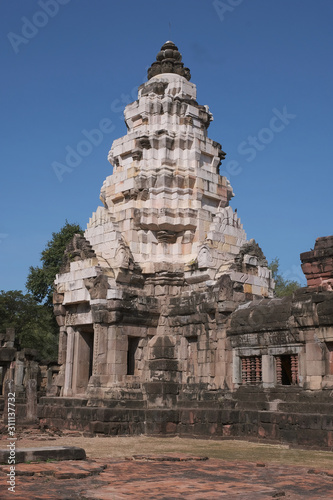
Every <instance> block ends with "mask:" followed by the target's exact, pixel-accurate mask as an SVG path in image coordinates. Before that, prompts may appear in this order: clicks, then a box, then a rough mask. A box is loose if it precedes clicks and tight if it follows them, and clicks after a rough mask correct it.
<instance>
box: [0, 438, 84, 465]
mask: <svg viewBox="0 0 333 500" xmlns="http://www.w3.org/2000/svg"><path fill="white" fill-rule="evenodd" d="M8 443H9V441H8ZM9 453H10V452H9V451H8V448H7V449H0V463H7V461H8V458H9ZM85 459H86V452H85V451H84V450H83V449H82V448H77V447H75V446H49V447H43V448H40V447H36V448H16V450H15V462H16V463H17V464H18V463H24V462H44V461H47V460H85Z"/></svg>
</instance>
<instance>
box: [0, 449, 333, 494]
mask: <svg viewBox="0 0 333 500" xmlns="http://www.w3.org/2000/svg"><path fill="white" fill-rule="evenodd" d="M7 472H8V467H6V466H3V465H2V466H0V498H1V499H2V500H9V499H15V500H17V499H20V500H29V499H33V500H65V499H77V500H78V499H81V500H118V499H119V500H121V499H134V500H141V499H142V500H150V499H154V500H155V499H159V500H175V499H182V498H188V499H191V500H213V499H214V500H216V499H219V498H221V499H228V500H229V499H246V500H257V499H259V500H261V499H270V498H282V499H288V500H289V499H295V500H301V499H302V500H304V499H309V500H310V499H311V500H316V499H325V500H329V499H333V471H320V470H314V469H309V468H308V467H295V466H281V465H269V464H264V463H257V464H256V463H249V462H235V461H234V462H232V461H231V462H229V461H225V460H219V459H207V460H199V459H198V458H196V457H191V456H189V455H187V456H185V455H168V457H165V456H164V457H163V456H161V455H156V456H141V457H136V459H135V460H133V459H127V460H126V459H105V458H104V459H101V460H87V461H64V462H52V463H39V464H32V463H31V464H18V465H16V472H17V477H16V493H12V492H8V491H7V484H6V480H7V477H6V474H7Z"/></svg>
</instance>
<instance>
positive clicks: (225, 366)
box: [54, 41, 274, 407]
mask: <svg viewBox="0 0 333 500" xmlns="http://www.w3.org/2000/svg"><path fill="white" fill-rule="evenodd" d="M190 78H191V75H190V71H189V69H188V68H185V67H184V64H183V63H182V56H181V54H180V52H179V51H178V48H177V47H176V46H175V44H174V43H173V42H170V41H168V42H166V43H165V44H164V45H163V46H162V48H161V50H160V52H158V54H157V57H156V61H155V62H154V63H153V64H152V65H151V67H150V68H149V70H148V81H147V82H146V83H144V84H143V85H141V86H140V87H139V91H138V99H137V100H136V101H135V102H133V103H131V104H129V105H128V106H126V109H125V112H124V116H125V123H126V126H127V134H126V135H125V136H124V137H121V138H120V139H117V140H115V141H114V143H113V144H112V147H111V150H110V152H109V157H108V158H109V161H110V163H111V164H112V166H113V172H112V174H111V175H109V176H108V177H107V178H106V179H105V181H104V183H103V186H102V189H101V195H100V198H101V201H102V203H103V206H99V207H98V208H97V210H96V212H94V213H93V215H92V217H91V219H90V221H89V224H88V226H87V229H86V231H85V234H84V237H83V236H80V235H77V236H75V237H74V239H73V241H72V242H71V244H70V245H69V246H68V248H67V250H66V253H65V259H64V265H63V268H62V271H61V273H60V274H59V275H58V276H57V279H56V281H55V290H56V291H55V294H54V303H55V314H56V317H57V321H58V324H59V326H60V346H59V362H60V364H61V369H60V375H59V377H58V379H57V381H56V385H55V386H54V394H55V395H62V396H82V397H83V396H84V397H86V398H88V399H89V401H90V403H89V404H94V402H96V401H103V400H114V401H120V400H122V401H124V400H126V398H127V399H129V400H134V401H137V402H138V401H140V402H141V403H140V404H142V405H147V406H148V407H149V406H150V407H154V406H160V407H163V406H170V405H171V404H175V402H177V401H178V402H179V401H181V400H182V398H183V396H184V394H185V393H186V394H188V393H191V394H192V396H193V398H196V397H199V396H198V394H199V392H200V390H202V388H206V389H207V390H209V389H214V390H215V389H219V388H229V389H231V390H232V387H233V382H232V380H233V379H232V356H231V351H230V348H229V344H228V342H229V340H228V339H227V337H226V334H225V331H226V323H227V321H228V318H229V316H230V314H231V313H232V311H234V310H235V309H236V307H238V306H239V304H241V303H245V302H249V301H252V300H254V299H261V298H263V297H268V298H269V297H272V296H273V288H274V282H273V280H272V277H271V272H270V271H269V269H268V268H267V261H266V259H265V257H264V255H263V253H262V251H261V249H260V247H259V246H258V244H257V243H256V242H255V241H254V240H250V241H248V240H247V238H246V234H245V232H244V229H243V226H242V224H241V222H240V219H239V218H238V215H237V214H236V213H235V212H234V211H233V210H232V208H231V207H230V206H229V201H230V199H231V198H232V196H233V191H232V188H231V186H230V183H229V181H228V180H227V179H226V178H225V177H222V176H220V175H219V166H220V164H221V161H222V160H223V159H224V157H225V153H224V152H223V151H222V148H221V145H220V144H219V143H218V142H215V141H214V140H212V139H210V138H209V137H208V135H207V130H208V127H209V124H210V122H211V120H212V114H211V113H210V111H209V108H208V106H207V105H200V104H198V102H197V100H196V86H195V84H194V83H191V82H190Z"/></svg>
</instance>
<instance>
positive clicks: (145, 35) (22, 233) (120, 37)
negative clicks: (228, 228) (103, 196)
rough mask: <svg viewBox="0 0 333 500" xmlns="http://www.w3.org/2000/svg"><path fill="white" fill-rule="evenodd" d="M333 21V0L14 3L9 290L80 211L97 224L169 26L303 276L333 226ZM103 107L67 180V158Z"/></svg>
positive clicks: (278, 239) (4, 131) (289, 273)
mask: <svg viewBox="0 0 333 500" xmlns="http://www.w3.org/2000/svg"><path fill="white" fill-rule="evenodd" d="M42 4H44V9H46V10H48V12H49V13H48V14H47V13H45V12H46V10H44V11H43V9H42V7H41V5H42ZM41 12H44V14H41ZM31 23H33V24H31ZM169 23H171V32H170V27H169ZM332 23H333V2H331V1H329V0H311V1H310V0H293V1H290V0H276V1H273V0H271V1H267V0H243V1H241V0H225V1H221V2H215V6H214V2H213V1H210V0H209V1H208V0H182V1H174V0H169V1H168V2H159V1H156V0H149V1H148V0H141V1H140V2H138V1H136V0H125V1H123V2H120V1H111V0H98V1H93V0H69V1H68V0H53V1H50V2H49V3H48V2H47V1H46V0H40V1H39V2H38V1H34V0H24V1H23V0H21V1H19V0H10V1H3V2H1V5H0V34H1V53H0V64H1V86H2V89H1V90H2V91H1V95H0V100H1V125H0V126H1V131H0V134H1V171H2V175H1V196H0V207H1V221H0V289H4V290H12V289H18V290H20V289H22V290H24V287H25V281H26V277H27V274H28V272H29V266H30V265H33V266H35V265H38V263H39V258H40V253H41V251H42V250H43V249H44V247H45V244H46V242H47V241H48V240H49V239H50V238H51V235H52V232H56V231H58V230H59V229H60V228H61V227H62V226H63V225H64V223H65V220H66V219H68V221H69V222H77V223H79V224H81V225H82V226H83V227H84V228H85V226H86V224H87V222H88V220H89V217H90V216H91V214H92V212H93V211H94V210H96V207H97V206H98V205H99V204H100V202H99V191H100V187H101V185H102V183H103V180H104V179H105V177H106V176H107V175H109V174H110V173H111V171H112V170H111V166H110V164H109V163H108V161H107V154H108V151H109V149H110V147H111V144H112V141H113V140H114V139H116V138H118V137H120V136H122V135H124V134H125V133H126V128H125V125H124V122H123V117H122V111H121V110H122V109H123V107H124V105H125V103H126V102H130V101H133V100H134V99H135V95H136V94H135V89H136V88H137V86H138V85H140V84H141V83H143V81H145V79H146V78H145V75H146V68H147V66H149V65H150V64H151V63H152V62H153V61H154V60H155V56H156V53H157V52H158V50H159V49H160V47H161V45H162V44H163V43H164V42H165V41H166V40H168V39H171V40H173V41H174V42H175V43H176V45H178V47H179V49H180V51H181V52H182V54H183V61H184V63H185V65H186V66H188V67H189V68H190V69H191V73H192V81H193V82H194V83H195V84H196V85H197V88H198V101H199V103H200V104H208V105H209V107H210V110H211V111H212V113H213V114H214V122H213V123H212V124H211V126H210V129H209V136H210V137H211V138H212V139H214V140H217V141H218V142H220V143H221V144H222V146H223V149H224V151H226V152H227V159H226V161H225V162H224V164H223V170H227V171H228V177H229V179H230V181H231V184H232V186H233V189H234V192H235V198H234V199H233V201H232V206H233V208H237V209H238V214H239V216H240V217H241V220H242V222H243V224H244V228H245V231H246V233H247V236H248V238H255V239H256V241H257V242H258V243H259V244H260V246H261V247H262V249H263V251H264V253H265V255H266V257H267V258H268V260H271V259H272V258H274V257H275V256H278V257H279V259H280V265H281V270H282V271H283V272H284V273H285V276H286V277H288V278H290V279H297V278H300V276H301V274H300V267H299V254H300V253H301V252H303V251H307V250H310V248H312V247H313V245H314V242H315V239H316V238H317V237H318V236H326V235H329V234H332V233H333V228H332V213H333V210H332V207H333V196H332V185H333V173H332V150H331V147H332V128H333V127H332V108H333V106H332V104H333V102H332V100H333V98H332V95H333V94H332V89H333V78H332V77H333V69H332V52H333V30H332ZM36 24H37V25H38V27H37V28H36V27H35V25H36ZM279 113H280V114H282V115H283V116H284V117H283V119H282V120H281V118H280V119H278V118H277V119H274V117H275V116H278V115H279ZM103 119H108V120H111V121H112V124H113V126H110V123H109V122H107V123H108V128H106V129H105V132H103V136H102V140H100V139H101V137H99V139H98V141H97V142H100V143H99V144H98V145H97V143H96V145H94V146H92V147H91V148H90V149H91V151H85V153H89V154H86V156H84V157H83V156H82V155H81V158H80V159H81V161H80V163H79V164H78V165H77V166H76V167H75V168H73V169H72V171H71V172H65V173H64V174H63V175H62V182H60V181H59V179H58V178H57V176H56V174H55V172H54V169H53V167H52V165H53V164H54V162H59V163H62V164H65V163H66V162H65V157H66V154H67V151H66V148H68V147H69V148H73V149H74V150H75V149H76V148H77V145H78V144H79V143H80V141H82V140H84V139H85V137H84V134H83V132H82V131H83V130H86V131H91V130H92V129H96V128H99V127H100V123H101V120H103ZM110 129H112V131H110ZM251 142H252V143H253V144H252V145H251V144H250V143H251Z"/></svg>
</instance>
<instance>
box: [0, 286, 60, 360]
mask: <svg viewBox="0 0 333 500" xmlns="http://www.w3.org/2000/svg"><path fill="white" fill-rule="evenodd" d="M6 328H14V329H15V335H16V345H17V346H18V341H19V344H20V346H21V347H22V348H24V347H29V348H32V349H37V350H38V352H39V356H40V358H41V359H57V343H58V328H57V329H55V321H54V316H53V314H52V311H51V310H50V308H48V307H47V306H45V305H40V304H38V303H37V302H36V300H35V299H34V298H33V296H32V295H30V294H26V295H24V294H23V293H22V292H21V291H18V290H11V291H9V292H5V291H3V290H1V291H0V332H1V333H4V332H5V331H6Z"/></svg>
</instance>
